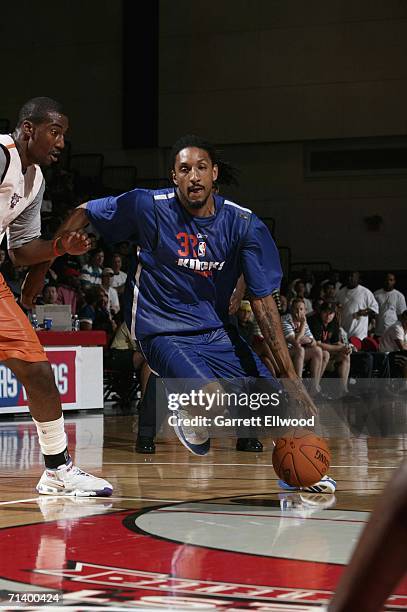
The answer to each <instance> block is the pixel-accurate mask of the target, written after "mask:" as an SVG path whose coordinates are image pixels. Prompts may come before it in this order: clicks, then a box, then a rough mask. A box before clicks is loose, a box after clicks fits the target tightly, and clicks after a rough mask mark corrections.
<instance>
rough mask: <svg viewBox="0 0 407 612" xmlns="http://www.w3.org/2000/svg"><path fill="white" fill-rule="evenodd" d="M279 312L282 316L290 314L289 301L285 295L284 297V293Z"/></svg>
mask: <svg viewBox="0 0 407 612" xmlns="http://www.w3.org/2000/svg"><path fill="white" fill-rule="evenodd" d="M279 312H280V314H281V315H285V314H287V312H288V300H287V297H286V296H285V295H283V294H282V293H280V308H279Z"/></svg>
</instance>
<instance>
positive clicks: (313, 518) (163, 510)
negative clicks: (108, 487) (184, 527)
mask: <svg viewBox="0 0 407 612" xmlns="http://www.w3.org/2000/svg"><path fill="white" fill-rule="evenodd" d="M159 512H161V513H162V512H167V513H168V512H175V513H178V514H179V513H181V512H183V513H188V512H189V513H191V514H214V515H215V516H252V517H254V518H278V519H280V518H284V519H296V520H298V519H304V520H307V521H335V523H360V524H362V525H365V524H366V523H367V521H356V520H355V519H333V518H318V517H317V516H284V515H281V516H277V515H275V514H248V513H247V514H246V513H244V512H205V511H204V510H166V509H165V508H162V509H161V510H152V511H151V512H150V513H149V514H157V513H159Z"/></svg>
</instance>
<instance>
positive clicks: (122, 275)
mask: <svg viewBox="0 0 407 612" xmlns="http://www.w3.org/2000/svg"><path fill="white" fill-rule="evenodd" d="M122 263H123V261H122V256H121V255H120V254H119V253H115V254H114V255H113V259H112V269H113V273H114V275H113V280H112V287H113V288H114V289H116V291H117V293H123V291H124V285H125V284H126V280H127V274H126V272H123V270H122Z"/></svg>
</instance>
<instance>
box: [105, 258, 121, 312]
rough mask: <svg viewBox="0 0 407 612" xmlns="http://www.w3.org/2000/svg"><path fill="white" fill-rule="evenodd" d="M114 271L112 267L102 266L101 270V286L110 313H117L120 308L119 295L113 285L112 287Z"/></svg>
mask: <svg viewBox="0 0 407 612" xmlns="http://www.w3.org/2000/svg"><path fill="white" fill-rule="evenodd" d="M113 276H114V272H113V270H112V268H103V271H102V287H103V289H104V290H105V292H106V293H107V296H108V303H107V308H108V310H109V311H110V312H111V313H112V314H114V315H115V314H117V313H118V312H119V310H120V303H119V296H118V295H117V291H116V289H115V288H114V287H112V281H113Z"/></svg>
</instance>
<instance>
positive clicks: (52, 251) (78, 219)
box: [13, 207, 90, 309]
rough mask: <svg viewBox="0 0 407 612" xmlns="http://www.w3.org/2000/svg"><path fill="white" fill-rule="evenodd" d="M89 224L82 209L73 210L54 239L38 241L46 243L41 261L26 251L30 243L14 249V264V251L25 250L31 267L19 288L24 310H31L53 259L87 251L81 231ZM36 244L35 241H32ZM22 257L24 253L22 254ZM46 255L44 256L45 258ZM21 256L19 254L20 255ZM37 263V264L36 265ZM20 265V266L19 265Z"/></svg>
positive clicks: (87, 245)
mask: <svg viewBox="0 0 407 612" xmlns="http://www.w3.org/2000/svg"><path fill="white" fill-rule="evenodd" d="M88 223H89V220H88V218H87V215H86V212H85V209H84V208H83V207H79V208H75V210H74V211H73V212H72V213H71V215H70V216H69V217H68V218H67V219H66V220H65V221H64V223H63V224H62V225H61V226H60V227H59V228H58V230H57V231H56V233H55V237H54V239H53V240H50V241H38V242H44V243H47V244H46V246H45V247H43V248H45V251H44V252H43V253H41V257H42V256H44V258H42V259H35V257H32V256H31V259H30V252H29V251H28V249H29V247H30V245H32V242H31V243H28V244H27V245H24V246H23V247H20V249H15V251H14V253H13V256H14V261H15V263H16V264H18V263H19V259H18V258H17V257H16V251H21V249H24V248H25V249H26V253H25V256H26V257H27V258H28V259H30V260H29V261H28V262H27V263H28V265H30V264H34V265H32V267H31V268H30V271H29V272H28V274H27V276H26V277H25V280H24V282H23V285H22V287H21V303H22V305H23V306H25V308H29V309H30V308H33V306H34V304H35V298H36V296H37V295H38V294H39V293H41V291H42V288H43V286H44V282H45V276H46V274H47V272H48V270H49V267H50V266H51V264H52V262H53V260H54V259H55V257H59V256H60V255H63V254H64V253H71V254H72V255H81V254H82V253H86V252H87V251H88V250H89V245H90V242H89V240H88V238H87V236H86V234H84V233H83V232H81V230H82V229H83V228H84V227H86V226H87V225H88ZM33 242H37V241H33ZM23 255H24V253H23ZM45 255H46V256H45ZM20 256H21V253H20ZM37 262H39V263H37ZM20 265H21V264H20Z"/></svg>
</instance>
